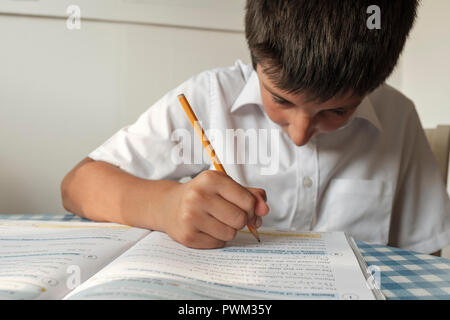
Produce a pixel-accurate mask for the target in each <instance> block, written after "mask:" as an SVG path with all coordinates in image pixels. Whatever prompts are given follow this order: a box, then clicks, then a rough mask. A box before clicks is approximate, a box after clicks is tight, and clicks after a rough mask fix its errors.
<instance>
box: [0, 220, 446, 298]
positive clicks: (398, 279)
mask: <svg viewBox="0 0 450 320" xmlns="http://www.w3.org/2000/svg"><path fill="white" fill-rule="evenodd" d="M5 219H7V220H47V221H89V220H86V219H82V218H80V217H78V216H75V215H72V214H66V215H48V214H46V215H35V214H33V215H31V214H24V215H17V214H0V220H5ZM356 244H357V245H358V248H359V249H360V251H361V254H362V256H363V257H364V260H365V261H366V263H367V265H368V266H369V269H371V270H372V271H379V275H380V276H378V279H377V276H376V274H374V278H375V280H378V281H379V283H380V285H381V291H382V292H383V294H384V296H385V297H386V299H388V300H412V299H415V300H418V299H450V260H449V259H445V258H439V257H435V256H430V255H427V254H422V253H417V252H412V251H407V250H402V249H398V248H393V247H388V246H383V245H375V244H368V243H365V242H362V241H356Z"/></svg>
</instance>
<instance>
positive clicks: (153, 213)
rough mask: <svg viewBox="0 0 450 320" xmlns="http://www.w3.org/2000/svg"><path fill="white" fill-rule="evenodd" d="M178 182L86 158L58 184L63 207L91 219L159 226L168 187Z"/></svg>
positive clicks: (160, 227) (165, 208)
mask: <svg viewBox="0 0 450 320" xmlns="http://www.w3.org/2000/svg"><path fill="white" fill-rule="evenodd" d="M177 184H178V183H177V182H175V181H168V180H161V181H150V180H145V179H141V178H138V177H135V176H133V175H130V174H128V173H126V172H124V171H122V170H121V169H119V168H117V167H115V166H113V165H110V164H108V163H106V162H101V161H94V160H91V159H85V160H83V161H82V162H81V163H80V164H78V165H77V166H76V167H75V168H74V169H72V171H70V172H69V173H68V174H67V175H66V177H65V178H64V180H63V182H62V184H61V194H62V200H63V205H64V208H66V210H68V211H70V212H73V213H75V214H77V215H80V216H82V217H85V218H88V219H91V220H94V221H110V222H116V223H121V224H127V225H132V226H136V227H142V228H147V229H153V230H162V229H163V226H162V224H163V221H162V219H161V218H162V217H163V215H164V212H165V210H167V203H166V199H167V193H168V190H169V189H171V188H172V187H173V186H175V185H177Z"/></svg>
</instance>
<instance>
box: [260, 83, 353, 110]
mask: <svg viewBox="0 0 450 320" xmlns="http://www.w3.org/2000/svg"><path fill="white" fill-rule="evenodd" d="M261 83H262V85H263V86H264V88H265V89H266V90H267V91H269V93H270V94H271V95H273V96H275V97H277V98H278V99H280V100H284V101H286V102H288V103H290V104H293V105H295V103H293V102H291V101H289V100H288V99H286V98H283V97H281V96H280V95H278V94H276V93H275V92H273V91H272V90H271V89H270V88H269V87H268V86H267V85H266V84H265V83H264V81H261ZM312 100H313V99H308V100H306V102H305V103H307V102H308V101H312ZM360 104H361V101H359V102H357V103H352V104H347V105H343V106H340V107H331V108H328V109H326V110H334V109H353V108H356V107H357V106H359V105H360Z"/></svg>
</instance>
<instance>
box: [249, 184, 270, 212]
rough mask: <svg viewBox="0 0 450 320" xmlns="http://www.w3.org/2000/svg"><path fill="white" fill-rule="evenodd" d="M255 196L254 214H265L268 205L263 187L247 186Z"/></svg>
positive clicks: (267, 210)
mask: <svg viewBox="0 0 450 320" xmlns="http://www.w3.org/2000/svg"><path fill="white" fill-rule="evenodd" d="M247 189H248V190H249V191H250V192H251V193H252V194H253V195H254V196H255V197H256V200H257V201H256V204H255V215H257V216H265V215H267V214H268V213H269V210H270V209H269V206H268V205H267V203H266V202H267V195H266V192H265V191H264V190H263V189H260V188H247Z"/></svg>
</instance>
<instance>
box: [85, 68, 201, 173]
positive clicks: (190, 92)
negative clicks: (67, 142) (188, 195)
mask: <svg viewBox="0 0 450 320" xmlns="http://www.w3.org/2000/svg"><path fill="white" fill-rule="evenodd" d="M209 79H210V76H209V74H208V72H203V73H201V74H199V75H197V76H195V77H192V78H191V79H189V80H187V81H186V82H184V83H183V84H181V85H180V86H178V87H177V88H175V89H174V90H171V91H170V92H168V93H167V94H166V95H164V96H163V97H162V98H161V99H160V100H159V101H157V102H156V103H155V104H154V105H152V106H151V107H150V108H149V109H148V110H147V111H145V112H144V113H143V114H142V115H141V116H140V117H139V118H138V120H137V121H136V122H135V123H134V124H132V125H129V126H127V127H124V128H122V129H120V130H119V131H118V132H117V133H115V134H114V135H113V136H112V137H111V138H109V139H108V140H107V141H106V142H105V143H103V144H102V145H101V146H100V147H98V148H97V149H95V150H94V151H92V152H91V153H90V154H89V155H88V157H89V158H91V159H93V160H97V161H105V162H108V163H110V164H113V165H115V166H117V167H119V168H120V169H122V170H124V171H125V172H127V173H130V174H132V175H134V176H137V177H140V178H144V179H151V180H161V179H169V180H179V179H180V178H183V177H189V176H190V177H193V176H195V175H196V174H198V173H200V172H201V171H203V170H205V169H207V168H208V167H209V164H208V162H207V161H205V160H207V159H208V158H207V157H208V156H207V154H206V152H205V151H204V150H203V147H202V145H201V141H200V139H199V138H198V137H197V136H196V135H195V133H194V130H193V128H192V126H191V124H190V122H189V120H188V118H187V116H186V114H185V113H184V111H183V108H182V107H181V105H180V104H179V102H178V98H177V95H178V94H180V93H183V94H185V96H186V98H187V99H188V101H189V102H190V104H191V106H192V109H193V110H194V112H195V113H196V115H197V117H198V119H199V121H200V122H201V125H202V126H203V127H204V128H205V129H206V128H207V127H208V126H209V122H210V121H209V112H208V107H209V101H210V100H209V92H210V90H209V85H210V80H209Z"/></svg>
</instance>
